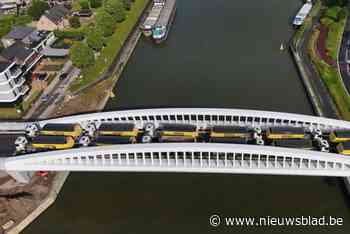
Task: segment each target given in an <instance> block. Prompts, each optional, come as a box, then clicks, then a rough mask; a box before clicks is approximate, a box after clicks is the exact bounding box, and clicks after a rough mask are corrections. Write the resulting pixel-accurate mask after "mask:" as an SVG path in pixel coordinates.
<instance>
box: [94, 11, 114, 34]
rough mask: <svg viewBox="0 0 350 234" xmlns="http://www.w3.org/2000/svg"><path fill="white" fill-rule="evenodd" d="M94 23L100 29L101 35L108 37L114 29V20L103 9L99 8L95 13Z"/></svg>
mask: <svg viewBox="0 0 350 234" xmlns="http://www.w3.org/2000/svg"><path fill="white" fill-rule="evenodd" d="M96 25H97V27H98V28H99V29H100V30H101V31H102V33H103V36H105V37H109V36H111V35H112V34H113V32H114V30H115V20H114V18H113V17H112V16H111V15H110V14H108V13H107V12H106V11H104V10H100V11H98V12H97V14H96Z"/></svg>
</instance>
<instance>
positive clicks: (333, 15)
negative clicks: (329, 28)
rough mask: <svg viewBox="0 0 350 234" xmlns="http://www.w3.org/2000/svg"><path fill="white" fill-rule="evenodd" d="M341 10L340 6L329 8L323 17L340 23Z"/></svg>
mask: <svg viewBox="0 0 350 234" xmlns="http://www.w3.org/2000/svg"><path fill="white" fill-rule="evenodd" d="M340 10H341V8H340V7H339V6H333V7H330V8H327V10H326V11H325V12H324V14H323V17H328V18H330V19H332V20H334V21H338V13H339V11H340Z"/></svg>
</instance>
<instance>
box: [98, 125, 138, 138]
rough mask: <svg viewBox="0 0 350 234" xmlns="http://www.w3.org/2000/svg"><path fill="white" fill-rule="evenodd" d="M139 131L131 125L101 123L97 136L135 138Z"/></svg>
mask: <svg viewBox="0 0 350 234" xmlns="http://www.w3.org/2000/svg"><path fill="white" fill-rule="evenodd" d="M138 134H139V130H138V129H137V128H136V127H135V124H132V123H102V124H101V125H100V127H99V128H98V135H104V136H122V137H136V136H137V135H138Z"/></svg>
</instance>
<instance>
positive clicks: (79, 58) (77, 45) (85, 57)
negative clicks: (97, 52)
mask: <svg viewBox="0 0 350 234" xmlns="http://www.w3.org/2000/svg"><path fill="white" fill-rule="evenodd" d="M69 57H70V59H71V60H72V62H73V64H74V66H77V67H79V68H84V67H87V66H89V65H92V64H93V63H94V62H95V56H94V51H93V50H92V49H91V48H90V47H89V46H88V45H87V44H85V43H82V42H79V41H77V42H74V44H73V46H72V47H71V48H70V50H69Z"/></svg>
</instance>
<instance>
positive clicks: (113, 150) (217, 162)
mask: <svg viewBox="0 0 350 234" xmlns="http://www.w3.org/2000/svg"><path fill="white" fill-rule="evenodd" d="M0 169H1V170H6V171H8V172H9V174H10V175H12V176H13V177H14V178H15V179H17V180H18V181H20V182H27V181H28V178H27V176H28V175H26V174H25V173H20V172H22V171H117V172H192V173H232V174H233V173H243V174H272V175H309V176H342V177H348V176H350V157H349V156H344V155H339V154H333V153H324V152H318V151H311V150H300V149H290V148H281V147H272V146H257V145H243V144H217V143H153V144H134V145H113V146H100V147H86V148H77V149H70V150H61V151H51V152H43V153H34V154H28V155H24V156H16V157H8V158H1V159H0Z"/></svg>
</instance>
